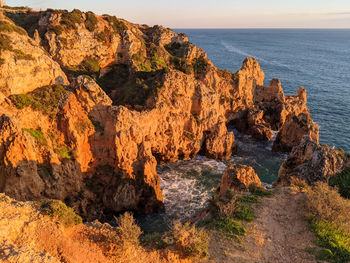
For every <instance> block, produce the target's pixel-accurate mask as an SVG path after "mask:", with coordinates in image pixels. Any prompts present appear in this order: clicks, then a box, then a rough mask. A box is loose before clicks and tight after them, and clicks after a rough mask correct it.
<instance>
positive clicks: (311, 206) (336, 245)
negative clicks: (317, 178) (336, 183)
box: [306, 182, 350, 263]
mask: <svg viewBox="0 0 350 263" xmlns="http://www.w3.org/2000/svg"><path fill="white" fill-rule="evenodd" d="M306 206H307V209H308V212H309V214H308V216H309V218H310V223H311V228H312V230H313V232H314V233H315V235H316V237H317V243H318V245H319V246H321V247H324V248H325V249H326V250H324V251H323V253H322V255H321V258H323V259H327V260H331V261H333V262H339V263H340V262H349V261H350V220H349V214H350V200H348V199H345V198H342V197H341V196H340V194H339V193H338V191H337V189H334V188H332V187H330V186H329V185H327V184H326V183H323V182H317V183H316V184H315V185H314V186H313V187H312V188H310V189H309V190H308V191H307V192H306ZM326 252H327V253H326Z"/></svg>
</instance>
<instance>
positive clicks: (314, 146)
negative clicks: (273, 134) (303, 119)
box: [277, 136, 344, 184]
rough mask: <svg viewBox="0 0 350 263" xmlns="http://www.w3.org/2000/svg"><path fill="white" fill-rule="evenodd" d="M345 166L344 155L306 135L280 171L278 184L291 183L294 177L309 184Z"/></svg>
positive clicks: (326, 178) (326, 177) (338, 171)
mask: <svg viewBox="0 0 350 263" xmlns="http://www.w3.org/2000/svg"><path fill="white" fill-rule="evenodd" d="M343 167H344V155H343V154H342V153H341V151H338V150H336V149H333V148H331V147H329V146H328V145H320V144H318V143H317V142H315V141H313V140H312V139H310V137H308V136H305V137H304V138H303V140H302V142H301V143H300V144H299V145H297V146H295V147H294V148H293V150H292V152H291V153H290V154H289V156H288V158H287V159H286V160H285V161H284V162H283V163H282V165H281V167H280V170H279V172H278V181H277V183H278V184H289V183H290V180H291V178H292V177H297V178H299V179H302V180H304V181H305V182H307V183H308V184H312V183H314V182H316V181H328V179H329V178H330V177H331V176H333V175H336V174H338V173H340V172H341V171H342V170H343Z"/></svg>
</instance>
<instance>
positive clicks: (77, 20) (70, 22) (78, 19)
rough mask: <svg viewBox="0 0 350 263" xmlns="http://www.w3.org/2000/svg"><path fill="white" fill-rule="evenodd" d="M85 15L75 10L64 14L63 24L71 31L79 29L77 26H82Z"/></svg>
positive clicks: (62, 16)
mask: <svg viewBox="0 0 350 263" xmlns="http://www.w3.org/2000/svg"><path fill="white" fill-rule="evenodd" d="M82 15H83V13H82V12H81V11H80V10H78V9H74V10H73V11H72V12H62V15H61V24H63V25H65V26H66V27H67V28H69V29H77V26H76V24H81V23H82V22H83V17H82Z"/></svg>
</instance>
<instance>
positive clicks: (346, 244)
mask: <svg viewBox="0 0 350 263" xmlns="http://www.w3.org/2000/svg"><path fill="white" fill-rule="evenodd" d="M311 228H312V230H313V232H314V233H315V235H316V237H317V244H318V245H319V246H321V247H323V248H326V250H324V251H322V252H321V253H322V254H321V255H319V258H320V259H323V260H330V261H333V262H339V263H345V262H349V261H350V235H349V234H348V233H346V232H345V231H344V230H343V229H341V228H337V227H335V226H334V225H333V224H332V223H331V222H328V221H318V220H313V221H312V222H311Z"/></svg>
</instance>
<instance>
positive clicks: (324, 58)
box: [140, 29, 350, 231]
mask: <svg viewBox="0 0 350 263" xmlns="http://www.w3.org/2000/svg"><path fill="white" fill-rule="evenodd" d="M175 31H176V32H178V33H180V32H182V33H185V34H186V35H187V36H188V38H189V40H190V41H191V42H192V43H194V44H195V45H197V46H198V47H200V48H202V49H203V50H204V51H205V52H206V53H207V55H208V58H209V59H210V60H211V61H212V62H213V63H214V64H215V65H216V66H217V67H218V68H220V69H225V70H229V71H231V72H236V71H238V70H239V69H240V68H241V65H242V62H243V60H244V59H245V58H246V57H255V58H256V59H257V61H258V62H259V64H260V66H261V67H262V69H263V71H264V72H265V85H268V84H269V81H270V80H271V79H272V78H279V79H280V80H281V83H282V88H283V90H284V92H285V94H296V93H297V91H298V88H299V86H303V87H305V88H306V91H307V97H308V104H307V105H308V107H309V109H310V112H311V116H312V118H313V120H314V121H315V122H316V123H317V124H318V125H319V128H320V143H322V144H328V145H330V146H333V147H335V148H343V149H344V150H345V151H350V29H332V30H330V29H176V30H175ZM229 129H230V130H231V131H232V132H234V134H235V139H236V145H237V148H238V150H237V152H236V153H235V154H234V155H233V156H232V157H231V158H230V159H229V160H226V161H219V160H210V159H208V158H206V157H204V156H197V157H196V158H195V159H194V160H187V161H178V162H175V163H172V164H165V165H161V166H158V168H157V172H158V174H159V176H160V179H161V189H162V192H163V195H164V205H165V212H163V213H161V214H157V215H149V216H147V217H146V218H143V219H142V220H141V222H140V223H141V224H142V225H143V226H144V229H145V231H152V228H153V227H156V228H157V230H159V226H162V225H163V226H166V225H169V222H171V221H172V220H174V219H182V220H186V219H188V218H190V217H191V216H193V215H194V214H195V213H196V212H198V211H200V210H201V209H202V208H203V207H205V206H206V205H207V203H208V202H209V200H210V199H211V198H212V196H213V194H214V193H215V189H216V187H217V185H218V183H219V182H220V179H221V176H222V172H223V171H224V169H225V167H226V165H227V164H229V163H241V164H246V165H251V166H253V167H254V169H255V171H256V172H257V174H258V175H259V177H260V179H261V181H262V182H263V183H265V184H266V186H267V187H269V186H270V185H271V183H273V182H274V181H276V179H277V176H278V170H279V167H280V165H281V163H282V162H283V160H284V159H285V158H286V157H287V155H286V154H283V153H274V152H272V150H271V148H272V143H273V140H272V141H270V142H255V141H253V140H252V139H251V138H250V137H249V136H247V135H244V134H240V133H239V132H238V131H236V130H235V129H234V127H229ZM274 136H276V134H274Z"/></svg>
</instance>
